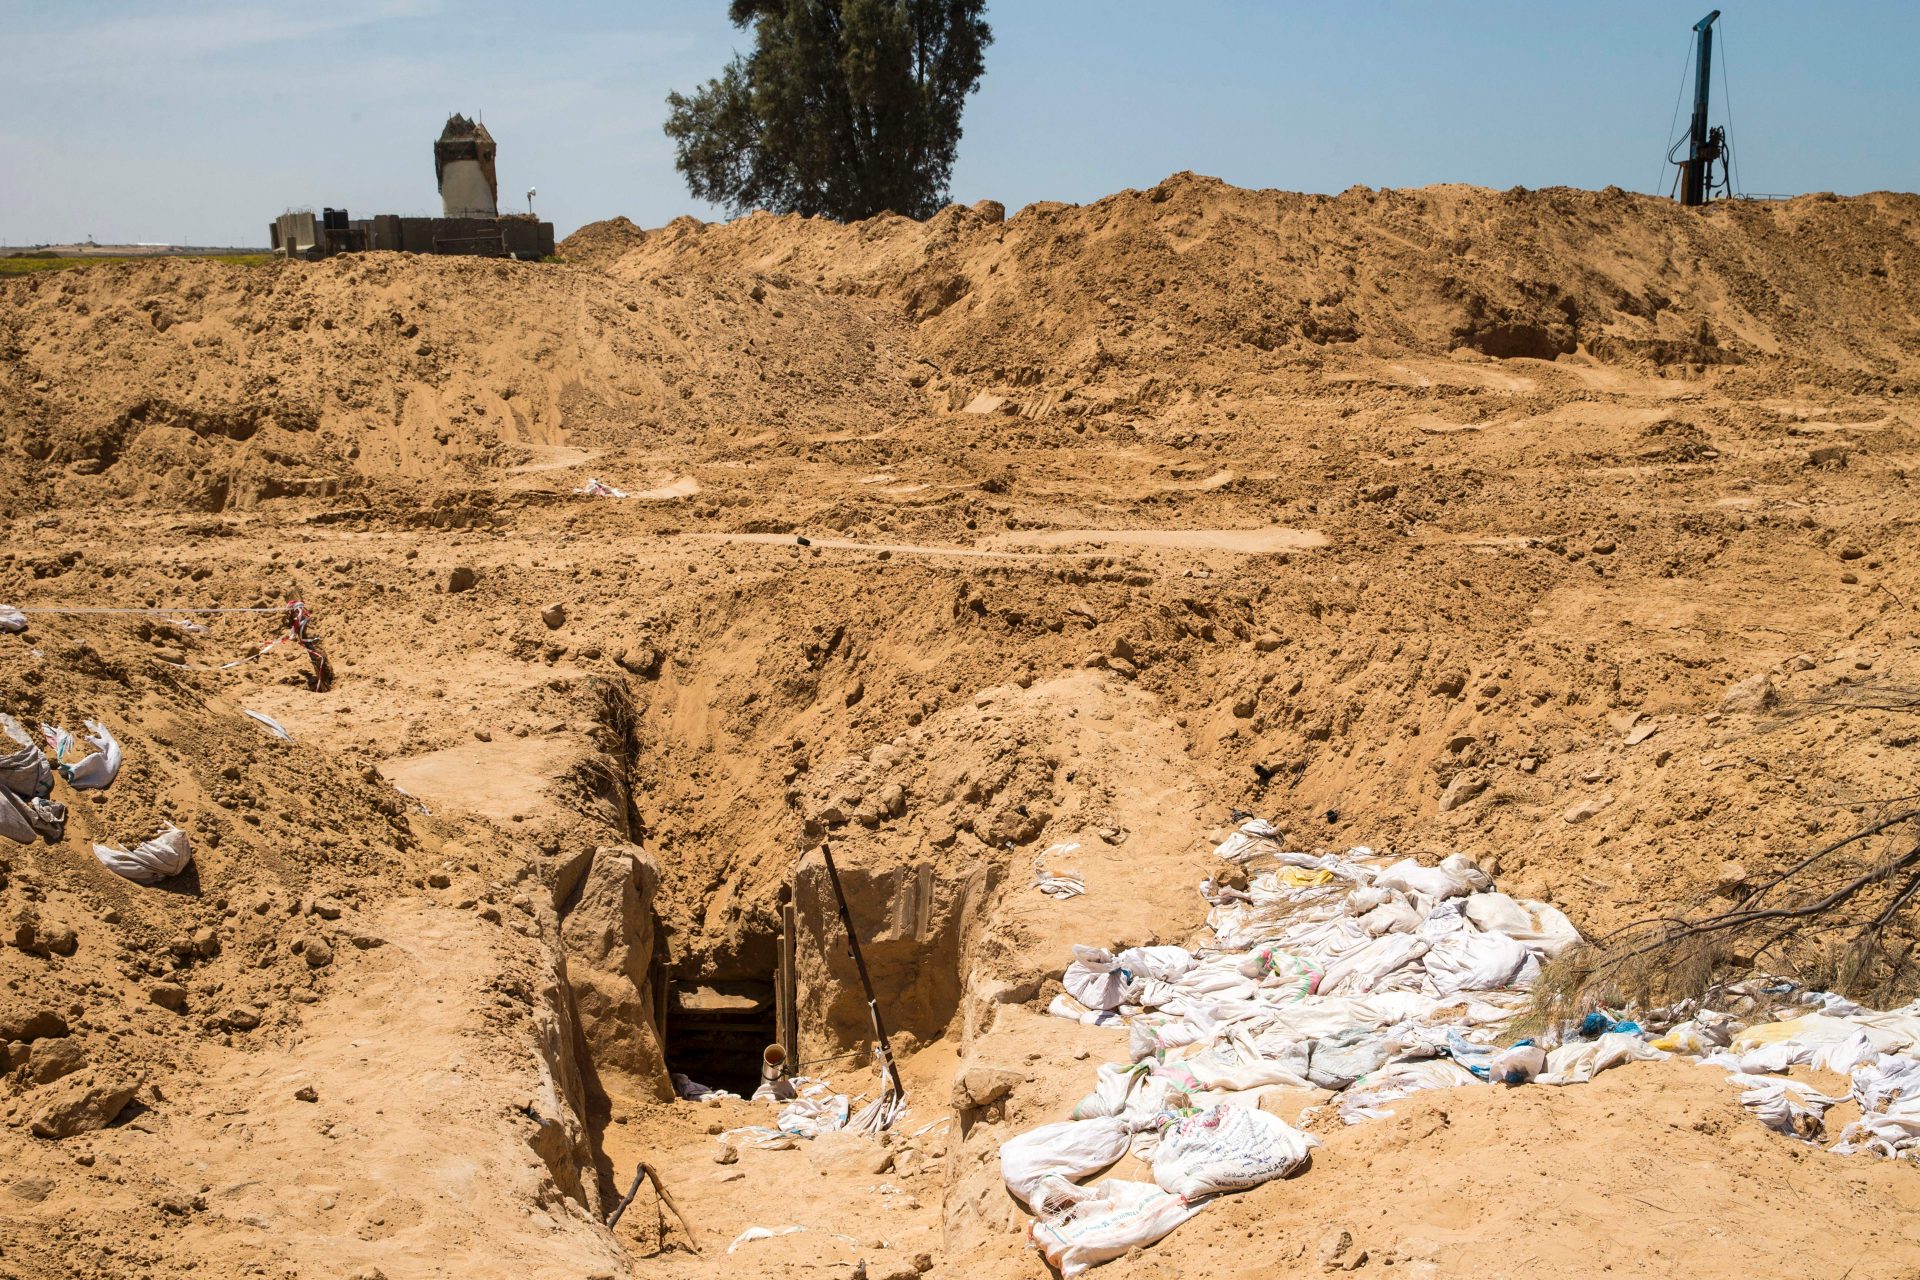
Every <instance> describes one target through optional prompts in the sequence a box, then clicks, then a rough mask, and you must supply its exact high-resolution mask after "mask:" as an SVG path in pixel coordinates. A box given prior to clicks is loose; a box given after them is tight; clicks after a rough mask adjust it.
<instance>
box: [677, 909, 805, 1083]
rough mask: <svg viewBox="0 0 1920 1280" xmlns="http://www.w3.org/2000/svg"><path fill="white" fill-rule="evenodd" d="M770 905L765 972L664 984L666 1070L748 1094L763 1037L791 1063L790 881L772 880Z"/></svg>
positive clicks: (795, 1058) (794, 1029) (794, 1050)
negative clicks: (773, 919) (776, 884)
mask: <svg viewBox="0 0 1920 1280" xmlns="http://www.w3.org/2000/svg"><path fill="white" fill-rule="evenodd" d="M775 910H776V912H777V915H778V919H779V928H778V930H777V932H776V933H775V935H774V936H773V937H772V938H769V939H765V940H764V941H765V942H767V943H769V944H770V946H769V947H768V950H771V951H772V952H773V972H772V973H770V974H768V975H767V977H766V978H765V979H764V980H760V979H746V980H737V981H722V980H718V979H707V978H700V979H692V980H681V981H676V982H673V983H671V984H670V985H669V986H668V988H667V991H666V1001H665V1004H666V1008H665V1010H664V1014H665V1016H664V1017H663V1019H662V1022H663V1024H664V1030H665V1032H666V1057H667V1069H668V1070H670V1071H675V1072H679V1073H680V1074H682V1075H684V1076H686V1077H687V1078H688V1079H689V1080H693V1081H696V1082H697V1083H700V1084H704V1085H706V1086H707V1087H708V1088H711V1089H727V1090H730V1091H732V1092H734V1093H737V1094H739V1095H740V1096H741V1097H750V1096H752V1094H753V1091H754V1090H755V1089H756V1088H758V1087H759V1085H760V1067H761V1062H762V1055H763V1054H764V1053H765V1052H766V1049H767V1046H768V1045H774V1044H777V1045H779V1046H780V1047H781V1049H782V1050H783V1051H784V1055H785V1061H786V1062H787V1063H788V1064H789V1069H790V1070H797V1068H798V1064H799V1059H800V1044H799V1021H798V1014H797V1012H796V1010H795V1008H794V997H795V991H794V964H793V948H794V942H795V937H796V932H795V931H796V921H795V916H794V908H793V890H792V888H791V886H788V885H782V886H780V890H779V893H778V895H777V898H776V906H775ZM754 949H755V950H757V948H754ZM762 954H764V953H762Z"/></svg>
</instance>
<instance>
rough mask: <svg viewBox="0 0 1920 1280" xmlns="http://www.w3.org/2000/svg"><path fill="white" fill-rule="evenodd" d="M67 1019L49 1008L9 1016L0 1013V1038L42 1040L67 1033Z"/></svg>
mask: <svg viewBox="0 0 1920 1280" xmlns="http://www.w3.org/2000/svg"><path fill="white" fill-rule="evenodd" d="M67 1031H68V1028H67V1020H66V1019H65V1018H63V1017H61V1016H60V1015H59V1014H57V1013H55V1012H54V1011H53V1010H51V1009H36V1010H34V1011H33V1012H32V1013H28V1014H20V1015H13V1016H9V1015H7V1014H4V1013H0V1040H24V1041H28V1042H32V1041H34V1040H44V1039H46V1038H47V1037H49V1036H64V1035H66V1034H67Z"/></svg>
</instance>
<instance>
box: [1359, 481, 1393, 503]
mask: <svg viewBox="0 0 1920 1280" xmlns="http://www.w3.org/2000/svg"><path fill="white" fill-rule="evenodd" d="M1399 492H1400V486H1399V485H1397V484H1377V485H1375V486H1373V487H1372V488H1371V489H1363V490H1361V491H1360V498H1361V500H1362V501H1364V502H1388V501H1391V500H1392V499H1393V498H1394V497H1395V496H1397V495H1398V494H1399Z"/></svg>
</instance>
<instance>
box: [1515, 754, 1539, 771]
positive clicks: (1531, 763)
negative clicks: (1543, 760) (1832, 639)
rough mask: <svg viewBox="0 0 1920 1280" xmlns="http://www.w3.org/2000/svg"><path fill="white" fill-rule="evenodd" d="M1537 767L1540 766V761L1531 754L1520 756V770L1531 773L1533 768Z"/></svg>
mask: <svg viewBox="0 0 1920 1280" xmlns="http://www.w3.org/2000/svg"><path fill="white" fill-rule="evenodd" d="M1539 767H1540V761H1539V760H1537V759H1535V758H1534V757H1533V756H1521V757H1520V766H1519V768H1520V772H1522V773H1532V772H1533V771H1534V770H1535V769H1538V768H1539Z"/></svg>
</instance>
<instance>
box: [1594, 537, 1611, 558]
mask: <svg viewBox="0 0 1920 1280" xmlns="http://www.w3.org/2000/svg"><path fill="white" fill-rule="evenodd" d="M1614 550H1615V547H1614V543H1613V539H1612V538H1602V539H1600V541H1598V542H1596V543H1594V544H1593V554H1595V555H1597V556H1610V555H1612V554H1613V553H1614Z"/></svg>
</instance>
